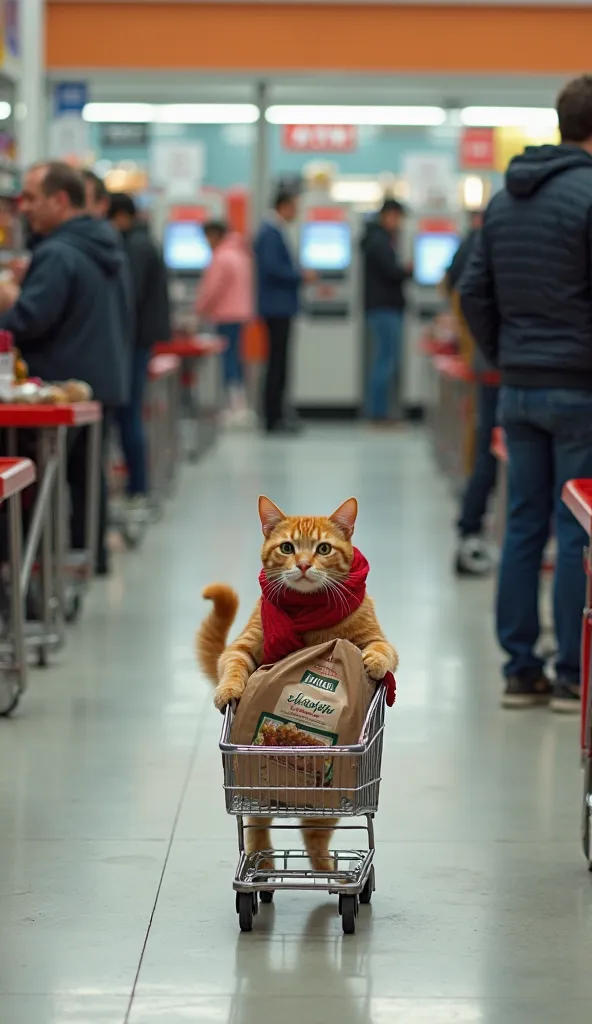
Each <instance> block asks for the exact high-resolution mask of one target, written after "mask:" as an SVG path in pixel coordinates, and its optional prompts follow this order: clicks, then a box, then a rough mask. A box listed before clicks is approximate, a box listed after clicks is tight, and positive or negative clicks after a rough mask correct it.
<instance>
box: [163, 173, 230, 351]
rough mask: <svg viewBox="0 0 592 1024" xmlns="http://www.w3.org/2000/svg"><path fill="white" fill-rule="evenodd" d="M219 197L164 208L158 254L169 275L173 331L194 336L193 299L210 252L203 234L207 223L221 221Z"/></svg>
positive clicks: (222, 207) (221, 204)
mask: <svg viewBox="0 0 592 1024" xmlns="http://www.w3.org/2000/svg"><path fill="white" fill-rule="evenodd" d="M224 214H225V210H224V200H223V197H222V196H221V195H218V194H216V193H213V194H212V195H207V196H205V195H204V196H203V197H201V196H200V200H199V202H196V203H191V204H190V203H185V204H183V205H172V206H168V207H167V208H166V211H165V217H164V219H163V224H162V227H161V239H162V252H163V257H164V261H165V264H166V266H167V269H168V272H169V293H170V298H171V309H172V319H173V326H174V328H175V330H176V331H180V332H182V333H188V334H194V333H195V329H196V314H195V297H196V292H197V287H198V284H199V281H200V279H201V277H202V276H203V273H204V271H205V270H206V269H207V267H208V266H209V264H210V260H211V258H212V253H211V250H210V247H209V245H208V242H207V239H206V236H205V234H204V230H203V227H204V224H206V223H207V221H209V220H223V219H224Z"/></svg>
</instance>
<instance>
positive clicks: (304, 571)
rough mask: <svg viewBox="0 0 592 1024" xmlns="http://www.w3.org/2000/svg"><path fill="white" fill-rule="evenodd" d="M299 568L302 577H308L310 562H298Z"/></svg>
mask: <svg viewBox="0 0 592 1024" xmlns="http://www.w3.org/2000/svg"><path fill="white" fill-rule="evenodd" d="M298 568H299V569H300V572H301V573H302V575H303V576H306V574H307V572H308V570H309V569H310V562H298Z"/></svg>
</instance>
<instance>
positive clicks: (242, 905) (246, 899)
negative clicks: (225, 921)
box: [236, 892, 257, 932]
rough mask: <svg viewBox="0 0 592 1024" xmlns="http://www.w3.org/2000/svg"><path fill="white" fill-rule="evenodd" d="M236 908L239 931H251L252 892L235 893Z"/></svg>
mask: <svg viewBox="0 0 592 1024" xmlns="http://www.w3.org/2000/svg"><path fill="white" fill-rule="evenodd" d="M256 898H257V897H255V899H256ZM236 909H237V910H238V923H239V926H240V930H241V932H251V931H252V930H253V910H254V908H253V894H252V893H250V892H238V893H237V894H236Z"/></svg>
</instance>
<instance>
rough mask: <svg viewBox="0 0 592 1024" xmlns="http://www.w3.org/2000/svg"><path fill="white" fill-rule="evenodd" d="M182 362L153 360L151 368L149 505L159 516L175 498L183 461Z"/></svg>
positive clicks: (169, 358) (174, 358) (166, 357)
mask: <svg viewBox="0 0 592 1024" xmlns="http://www.w3.org/2000/svg"><path fill="white" fill-rule="evenodd" d="M180 373H181V360H180V358H179V357H178V356H176V355H173V354H169V353H167V354H166V355H156V356H153V357H152V359H151V360H150V363H149V364H148V387H147V399H146V420H147V428H148V429H147V434H148V438H147V440H148V482H149V501H150V506H151V508H152V510H153V512H154V514H156V515H158V514H159V513H160V511H161V509H162V505H163V503H164V500H165V499H166V498H167V497H169V496H170V495H171V494H172V491H173V488H174V485H175V477H176V470H177V466H178V461H179V451H180V443H179V387H180V380H179V378H180Z"/></svg>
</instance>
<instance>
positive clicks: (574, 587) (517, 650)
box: [497, 387, 592, 683]
mask: <svg viewBox="0 0 592 1024" xmlns="http://www.w3.org/2000/svg"><path fill="white" fill-rule="evenodd" d="M498 411H499V418H500V422H501V425H502V426H503V428H504V430H505V433H506V441H507V446H508V458H509V463H508V520H507V529H506V538H505V543H504V550H503V555H502V561H501V566H500V575H499V588H498V596H497V633H498V639H499V642H500V644H501V646H502V647H503V648H504V650H505V651H506V652H507V653H508V655H509V661H508V662H507V664H506V666H505V669H504V672H505V675H506V676H510V675H521V674H529V673H534V672H535V671H540V670H541V669H542V667H543V661H542V659H541V658H539V657H538V656H537V655H536V654H535V653H534V648H535V645H536V643H537V640H538V637H539V610H538V600H539V572H540V569H541V561H542V556H543V551H544V548H545V545H546V542H547V539H548V536H549V528H550V524H551V520H553V523H554V527H555V534H556V539H557V562H556V566H555V580H554V595H553V604H554V617H555V631H556V634H557V642H558V655H557V664H556V670H557V677H558V679H560V680H562V681H565V682H569V683H577V682H579V667H580V631H581V616H582V609H583V607H584V599H585V576H584V568H583V559H582V551H583V548H584V546H585V545H586V543H587V539H588V538H587V535H586V533H585V531H584V530H583V529H582V527H581V526H579V524H578V523H577V522H576V520H575V519H574V517H573V516H572V514H571V512H569V511H568V509H567V508H566V506H565V505H564V504H563V502H562V501H561V490H562V488H563V485H564V484H565V482H566V481H567V480H571V479H574V478H577V477H592V392H589V391H571V390H563V389H560V388H533V389H522V388H509V387H503V388H502V389H501V392H500V402H499V410H498Z"/></svg>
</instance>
